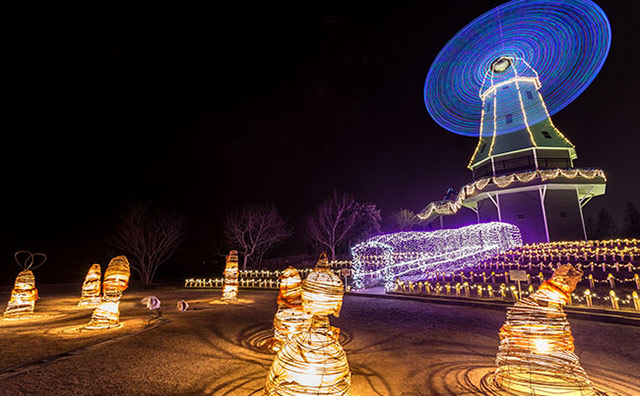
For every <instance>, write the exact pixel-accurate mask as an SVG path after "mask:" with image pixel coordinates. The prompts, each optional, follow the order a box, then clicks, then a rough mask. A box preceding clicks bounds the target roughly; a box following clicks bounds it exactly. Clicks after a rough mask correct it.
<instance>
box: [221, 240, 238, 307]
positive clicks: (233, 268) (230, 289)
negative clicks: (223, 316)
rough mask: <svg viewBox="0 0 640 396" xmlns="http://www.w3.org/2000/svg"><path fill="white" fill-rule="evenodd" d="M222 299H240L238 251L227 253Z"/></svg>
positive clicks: (232, 300) (233, 300)
mask: <svg viewBox="0 0 640 396" xmlns="http://www.w3.org/2000/svg"><path fill="white" fill-rule="evenodd" d="M222 301H226V302H236V301H238V251H237V250H232V251H230V252H229V254H228V255H227V263H226V266H225V269H224V286H223V287H222Z"/></svg>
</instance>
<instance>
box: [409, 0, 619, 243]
mask: <svg viewBox="0 0 640 396" xmlns="http://www.w3.org/2000/svg"><path fill="white" fill-rule="evenodd" d="M610 46H611V27H610V25H609V21H608V19H607V16H606V14H605V13H604V11H602V9H601V8H600V7H598V5H597V4H595V3H593V2H592V1H591V0H562V1H559V0H526V1H524V0H512V1H509V2H507V3H505V4H502V5H500V6H498V7H496V8H494V9H492V10H490V11H488V12H486V13H484V14H483V15H481V16H480V17H478V18H476V19H475V20H473V21H472V22H470V23H469V24H468V25H466V26H465V27H464V28H463V29H462V30H460V31H459V32H458V33H457V34H456V35H454V36H453V38H451V40H449V42H448V43H447V44H446V45H445V46H444V47H443V48H442V50H441V51H440V53H439V54H438V56H437V57H436V58H435V59H434V61H433V63H432V65H431V67H430V68H429V73H428V74H427V78H426V81H425V86H424V101H425V105H426V107H427V110H428V111H429V114H430V115H431V117H432V118H433V119H434V120H435V121H436V122H437V123H438V124H440V126H442V127H443V128H445V129H447V130H448V131H450V132H453V133H456V134H459V135H463V136H477V137H478V144H477V146H476V148H475V151H474V153H473V155H472V156H471V160H470V161H469V164H468V168H469V169H471V171H472V172H473V181H472V182H471V183H469V184H467V185H465V186H463V187H461V188H460V189H459V190H458V193H457V195H455V194H447V195H446V196H445V198H444V199H443V200H441V201H434V202H431V203H430V204H429V205H427V206H426V207H425V208H424V209H423V210H422V212H420V213H419V214H418V217H419V218H420V219H422V220H424V221H426V222H428V223H431V222H432V221H434V220H439V221H437V222H435V221H434V224H436V228H447V227H451V226H452V225H454V224H455V225H463V224H461V220H463V221H464V222H468V221H470V219H468V220H466V221H465V220H464V215H461V214H458V211H460V210H461V209H462V208H463V207H466V208H468V209H471V210H472V211H473V212H475V217H476V220H477V221H478V222H488V221H501V222H506V223H510V224H514V225H516V226H518V228H519V229H520V231H521V234H522V239H523V242H525V243H533V242H548V241H557V240H580V239H587V237H588V236H587V233H586V229H585V224H584V216H583V213H582V208H583V207H584V205H586V204H587V202H589V200H590V199H591V198H593V197H595V196H598V195H602V194H604V193H605V188H606V178H605V175H604V172H603V171H602V170H600V169H592V168H576V167H575V166H574V161H575V160H576V158H577V154H576V149H575V146H574V145H573V144H572V143H571V142H570V141H569V140H568V139H567V138H566V137H565V136H564V135H563V134H562V132H560V131H559V130H558V128H556V126H555V125H554V123H553V121H552V120H551V116H552V115H553V114H556V113H557V112H558V111H560V110H562V109H563V108H564V107H566V106H567V105H568V104H569V103H571V102H572V101H573V100H575V99H576V98H577V97H578V96H579V95H580V94H581V93H582V92H583V91H584V90H585V89H586V88H587V87H588V86H589V84H590V83H591V82H592V81H593V79H594V78H595V77H596V75H597V74H598V72H599V71H600V69H601V68H602V66H603V64H604V62H605V60H606V58H607V55H608V53H609V48H610ZM456 214H457V216H456ZM450 219H452V220H453V221H451V220H450Z"/></svg>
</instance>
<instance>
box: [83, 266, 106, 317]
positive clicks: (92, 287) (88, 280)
mask: <svg viewBox="0 0 640 396" xmlns="http://www.w3.org/2000/svg"><path fill="white" fill-rule="evenodd" d="M101 277H102V270H101V268H100V264H97V263H96V264H93V265H92V266H91V268H89V272H88V273H87V276H86V277H85V278H84V283H83V284H82V295H81V296H80V301H79V302H78V306H79V307H95V306H97V305H98V304H100V300H101V298H100V289H101V287H100V278H101Z"/></svg>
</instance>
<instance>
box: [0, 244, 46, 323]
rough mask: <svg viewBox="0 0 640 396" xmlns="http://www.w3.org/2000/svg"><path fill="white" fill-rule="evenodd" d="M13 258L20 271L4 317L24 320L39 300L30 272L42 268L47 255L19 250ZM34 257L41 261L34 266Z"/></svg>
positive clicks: (34, 281) (33, 277)
mask: <svg viewBox="0 0 640 396" xmlns="http://www.w3.org/2000/svg"><path fill="white" fill-rule="evenodd" d="M13 257H14V258H15V260H16V263H18V266H20V267H21V268H22V271H20V273H19V274H18V276H17V277H16V283H15V284H14V286H13V290H11V298H10V299H9V303H8V304H7V309H6V310H5V312H4V317H5V318H7V319H26V318H28V317H29V316H30V315H31V314H32V313H33V311H34V309H35V306H36V300H37V299H38V298H39V297H38V289H36V278H35V276H33V272H32V271H31V270H32V269H36V268H38V267H40V266H42V265H43V264H44V263H45V261H47V255H46V254H44V253H31V252H29V251H26V250H20V251H17V252H16V253H15V254H14V255H13ZM36 257H42V261H41V262H40V263H39V264H38V265H36V266H34V265H33V264H34V262H35V261H36Z"/></svg>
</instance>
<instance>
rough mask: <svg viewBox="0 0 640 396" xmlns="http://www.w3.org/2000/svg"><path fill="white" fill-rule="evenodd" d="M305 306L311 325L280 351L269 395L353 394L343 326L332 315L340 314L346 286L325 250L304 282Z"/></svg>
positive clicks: (316, 395) (322, 395)
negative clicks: (342, 340)
mask: <svg viewBox="0 0 640 396" xmlns="http://www.w3.org/2000/svg"><path fill="white" fill-rule="evenodd" d="M301 297H302V307H303V310H304V311H305V312H306V313H308V314H310V315H312V316H313V318H312V321H311V327H310V328H309V330H307V331H302V332H299V333H297V334H294V335H292V336H291V337H289V338H287V340H286V341H285V343H284V345H283V346H282V347H281V348H280V350H279V351H278V354H277V355H276V358H275V360H274V361H273V365H272V366H271V370H270V371H269V376H268V378H267V384H266V386H265V394H266V395H269V396H275V395H278V396H305V395H314V396H333V395H349V391H350V389H351V372H350V371H349V363H348V362H347V355H346V354H345V352H344V349H343V348H342V346H341V345H340V342H339V341H338V337H339V333H340V332H339V329H337V328H335V327H332V326H331V325H330V324H329V318H328V316H329V315H331V314H333V315H334V316H338V315H339V313H340V308H341V307H342V297H343V286H342V281H341V280H340V278H339V277H338V276H336V275H335V274H333V273H332V272H331V271H330V270H329V268H328V261H327V257H326V255H325V254H324V253H323V254H322V255H321V256H320V260H319V261H318V264H317V266H316V268H315V269H314V270H313V271H312V272H311V273H310V274H309V276H308V277H307V278H306V279H305V280H304V282H303V283H302V296H301Z"/></svg>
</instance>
